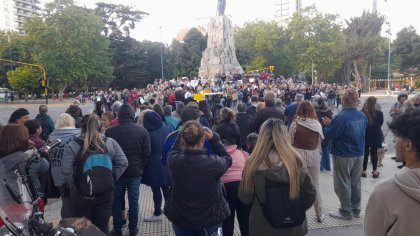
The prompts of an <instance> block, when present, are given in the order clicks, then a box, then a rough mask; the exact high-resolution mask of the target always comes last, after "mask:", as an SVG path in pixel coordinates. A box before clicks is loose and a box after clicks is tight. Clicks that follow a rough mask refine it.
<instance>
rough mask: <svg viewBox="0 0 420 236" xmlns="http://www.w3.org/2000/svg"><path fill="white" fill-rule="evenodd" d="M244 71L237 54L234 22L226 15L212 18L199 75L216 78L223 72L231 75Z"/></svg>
mask: <svg viewBox="0 0 420 236" xmlns="http://www.w3.org/2000/svg"><path fill="white" fill-rule="evenodd" d="M243 72H244V71H243V69H242V67H241V65H239V62H238V59H237V58H236V54H235V41H234V39H233V30H232V22H231V21H230V20H229V18H227V17H226V16H217V17H213V18H211V19H210V23H209V25H208V39H207V48H206V50H205V51H204V52H203V56H202V58H201V65H200V69H199V72H198V76H199V77H201V78H207V79H214V78H216V77H217V76H220V75H222V74H225V75H226V76H229V75H234V74H242V73H243Z"/></svg>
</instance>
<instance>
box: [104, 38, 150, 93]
mask: <svg viewBox="0 0 420 236" xmlns="http://www.w3.org/2000/svg"><path fill="white" fill-rule="evenodd" d="M110 49H111V53H112V64H113V65H114V75H115V79H114V80H113V81H112V83H111V85H112V86H113V87H117V88H133V87H137V86H139V85H143V86H144V85H147V83H148V82H149V80H148V78H149V76H150V73H149V71H148V70H147V64H148V60H147V59H148V58H147V54H146V50H145V47H144V45H142V44H141V43H140V42H138V41H137V40H135V39H133V38H130V37H116V38H114V39H113V40H112V42H111V46H110Z"/></svg>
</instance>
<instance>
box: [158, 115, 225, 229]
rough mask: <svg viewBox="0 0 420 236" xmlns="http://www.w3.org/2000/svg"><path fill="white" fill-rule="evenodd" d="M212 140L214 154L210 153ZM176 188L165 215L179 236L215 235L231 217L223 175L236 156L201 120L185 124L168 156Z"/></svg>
mask: <svg viewBox="0 0 420 236" xmlns="http://www.w3.org/2000/svg"><path fill="white" fill-rule="evenodd" d="M205 140H208V142H209V143H210V145H211V147H212V149H213V152H214V153H213V154H210V155H209V154H208V153H207V150H206V149H205V148H204V142H205ZM167 164H168V168H169V173H170V176H171V181H172V189H171V192H170V194H169V198H168V201H167V202H166V203H165V215H166V216H167V217H168V219H169V220H170V221H171V222H172V226H173V229H174V231H175V235H177V236H181V235H200V236H201V235H203V236H204V235H213V234H216V233H217V232H218V229H219V228H221V226H222V222H223V221H224V220H225V219H226V218H227V217H228V216H229V214H230V211H229V205H228V203H227V201H226V199H225V197H224V196H223V192H224V191H223V185H222V182H221V180H220V178H221V177H222V176H223V174H224V173H225V172H226V170H227V169H228V168H229V167H230V166H231V165H232V158H231V157H230V155H229V154H228V153H227V152H226V150H225V148H224V146H223V144H222V143H221V142H220V138H219V135H218V134H217V133H214V132H213V131H211V130H210V129H209V128H207V127H203V126H202V125H201V124H200V123H199V122H197V121H189V122H187V123H185V124H184V125H183V127H182V129H181V131H180V132H179V133H178V135H177V138H176V142H175V144H174V145H173V146H172V148H171V151H170V153H169V155H168V163H167Z"/></svg>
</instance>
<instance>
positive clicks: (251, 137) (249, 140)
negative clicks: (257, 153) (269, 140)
mask: <svg viewBox="0 0 420 236" xmlns="http://www.w3.org/2000/svg"><path fill="white" fill-rule="evenodd" d="M257 141H258V134H256V133H250V134H248V136H247V137H246V147H247V151H248V153H252V152H253V151H254V148H255V145H257Z"/></svg>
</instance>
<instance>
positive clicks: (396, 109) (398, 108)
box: [389, 92, 408, 118]
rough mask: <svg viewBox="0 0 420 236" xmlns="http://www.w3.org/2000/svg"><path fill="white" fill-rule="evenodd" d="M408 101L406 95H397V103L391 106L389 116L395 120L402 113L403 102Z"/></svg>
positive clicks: (402, 93)
mask: <svg viewBox="0 0 420 236" xmlns="http://www.w3.org/2000/svg"><path fill="white" fill-rule="evenodd" d="M407 99H408V95H407V94H406V93H404V92H401V93H400V94H398V97H397V102H395V103H394V105H392V107H391V110H390V111H389V115H390V116H391V117H392V118H395V117H397V116H399V115H401V114H402V113H403V108H404V102H405V101H406V100H407Z"/></svg>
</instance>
